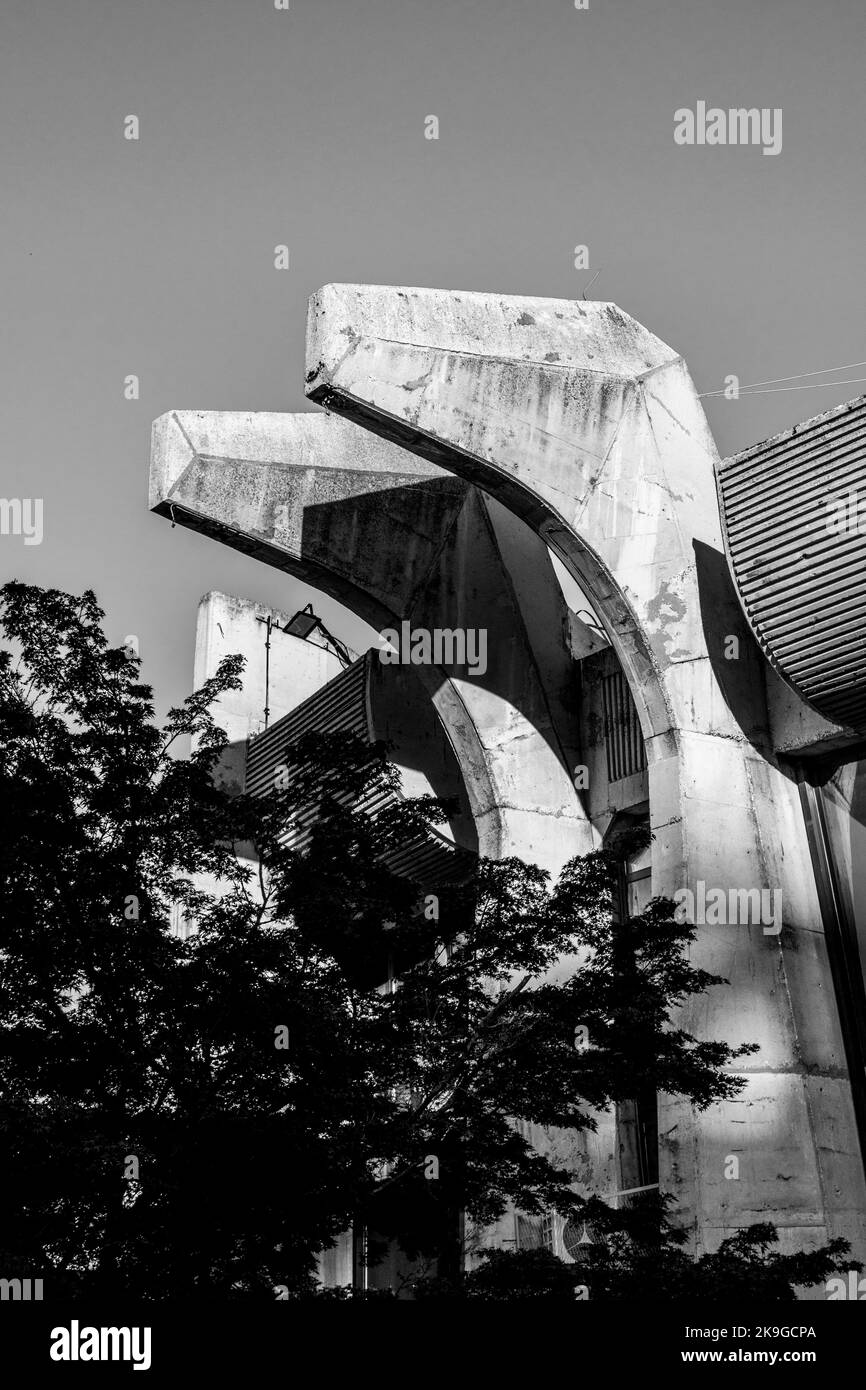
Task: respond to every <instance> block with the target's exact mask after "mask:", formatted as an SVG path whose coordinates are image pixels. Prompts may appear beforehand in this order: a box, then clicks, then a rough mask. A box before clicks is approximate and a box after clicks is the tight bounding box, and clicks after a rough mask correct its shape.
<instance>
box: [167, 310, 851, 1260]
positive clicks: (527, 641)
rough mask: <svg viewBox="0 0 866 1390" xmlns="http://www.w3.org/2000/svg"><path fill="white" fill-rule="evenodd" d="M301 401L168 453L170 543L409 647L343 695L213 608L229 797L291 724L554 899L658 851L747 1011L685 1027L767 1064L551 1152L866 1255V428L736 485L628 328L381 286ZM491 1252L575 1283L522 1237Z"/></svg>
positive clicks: (173, 440) (646, 889) (756, 464)
mask: <svg viewBox="0 0 866 1390" xmlns="http://www.w3.org/2000/svg"><path fill="white" fill-rule="evenodd" d="M307 392H308V395H309V397H310V399H311V401H313V402H315V403H316V404H317V405H319V406H323V407H324V408H325V410H324V412H314V411H312V412H310V413H304V414H299V415H278V414H240V413H233V412H197V411H176V412H170V413H169V414H166V415H164V416H162V417H161V418H160V419H159V420H157V421H156V423H155V425H154V435H153V458H152V468H151V496H150V505H151V508H152V509H153V510H154V511H156V512H158V513H159V514H161V515H164V516H166V517H170V518H171V519H172V520H173V521H176V522H177V523H179V524H183V525H186V526H190V527H192V528H193V529H196V530H199V531H204V532H205V533H207V534H209V535H211V536H213V537H214V538H215V539H217V540H221V541H222V542H224V543H225V544H228V545H232V546H235V547H237V548H240V549H242V550H244V551H246V552H247V553H250V554H252V555H255V556H256V557H257V558H259V559H260V560H261V561H262V562H263V563H266V564H270V565H274V566H276V567H277V568H280V569H282V570H284V571H286V572H288V573H290V574H294V575H297V576H300V577H302V578H303V579H304V580H306V581H307V582H308V583H310V584H312V585H314V586H316V587H317V588H319V589H320V590H322V591H324V592H326V593H328V594H329V595H331V596H332V597H334V598H336V599H338V600H339V601H340V602H341V603H342V604H344V605H345V606H346V607H347V608H348V609H350V610H351V611H352V612H353V613H354V614H355V615H356V616H357V618H359V619H361V620H362V621H363V622H364V623H366V624H368V625H369V627H370V629H372V630H374V631H375V632H377V633H383V634H384V638H383V639H382V640H380V641H378V642H372V643H371V647H372V648H373V655H372V657H370V656H367V657H366V658H363V657H361V658H359V659H358V660H356V661H354V662H351V657H352V654H351V653H347V654H345V657H346V660H349V661H350V662H351V665H350V666H349V667H346V670H343V667H344V666H345V664H346V661H345V660H342V661H341V659H340V658H339V657H338V656H337V655H336V653H335V648H334V646H333V644H331V645H330V646H329V644H328V642H327V641H326V640H322V639H321V638H319V639H316V638H315V637H314V641H313V643H312V644H311V643H310V642H309V641H302V640H300V638H296V637H292V636H291V635H289V634H286V633H285V632H284V630H283V629H284V628H285V627H286V623H287V621H288V620H287V619H286V615H274V616H273V618H272V621H271V622H270V623H269V622H268V621H267V619H268V616H269V615H268V614H266V613H265V612H263V611H262V612H257V611H254V610H253V609H252V607H251V606H249V605H245V604H244V603H243V602H242V601H240V600H237V599H231V598H226V597H224V596H214V595H210V596H208V599H207V600H206V601H205V603H204V606H203V609H202V611H201V613H200V624H199V637H198V642H197V653H196V676H197V679H200V678H202V677H203V676H205V675H206V674H209V673H210V672H211V671H212V670H213V669H214V664H215V660H216V658H217V656H218V654H219V652H220V651H227V650H242V651H245V652H247V653H248V654H250V655H252V656H253V658H254V660H253V662H252V664H251V665H250V668H249V672H248V679H247V683H246V685H245V689H244V693H243V697H242V699H241V700H240V703H239V704H237V706H236V707H235V708H233V709H232V710H230V711H228V713H229V714H230V716H231V730H230V733H231V737H232V739H233V741H234V742H233V749H232V753H231V757H230V760H229V764H228V766H227V769H226V776H227V777H230V778H231V779H232V780H233V781H234V782H236V784H237V785H241V783H242V781H244V780H245V779H248V778H249V776H250V775H251V774H250V768H251V767H252V768H253V771H255V766H256V765H257V761H258V763H261V762H262V759H263V758H264V757H265V754H264V753H263V752H261V751H260V752H258V753H256V752H254V751H253V750H255V748H256V743H257V742H258V740H254V741H253V742H250V741H249V740H250V738H251V736H253V735H255V734H257V733H258V734H259V735H260V737H261V734H260V728H261V727H262V726H263V722H264V720H265V714H264V710H265V707H268V709H269V714H268V716H267V718H268V719H274V720H279V719H280V718H281V717H282V718H288V717H296V718H298V717H301V718H302V719H303V720H310V719H316V720H319V721H321V720H325V721H328V720H330V721H331V722H332V724H333V723H334V722H336V723H337V724H339V721H340V720H344V721H345V720H349V721H350V722H351V721H354V723H353V724H352V727H357V728H362V729H364V730H365V731H366V732H367V733H368V734H369V735H370V736H381V732H382V731H383V730H385V731H386V733H387V736H388V737H389V738H390V739H392V741H393V742H394V745H395V750H396V759H397V762H398V764H399V765H400V766H401V768H403V769H404V772H405V779H406V780H405V786H406V790H407V791H410V792H414V791H416V790H422V789H432V790H434V791H436V792H437V794H443V792H446V790H447V792H448V793H450V794H453V795H455V796H456V798H457V803H458V811H457V812H456V813H455V817H454V820H453V821H452V823H451V826H450V838H451V840H452V841H453V843H454V845H455V846H460V847H463V848H465V849H467V850H473V851H476V852H480V853H482V854H485V855H489V856H493V857H497V856H503V855H507V854H517V855H520V856H521V857H522V858H524V859H526V860H529V861H532V862H535V863H538V864H540V865H541V866H542V867H544V868H546V869H548V870H550V871H551V873H553V874H556V873H557V872H558V870H559V869H560V868H561V867H562V865H563V864H564V863H565V862H566V861H567V860H568V859H569V858H571V857H572V856H574V855H576V854H581V853H585V852H587V851H588V850H589V849H591V848H593V847H596V846H598V845H600V844H602V843H603V842H604V841H605V839H606V837H608V836H610V835H612V834H614V833H616V830H617V829H618V827H619V826H621V825H623V824H625V823H635V822H645V823H646V824H648V825H649V827H650V828H651V830H652V834H653V843H652V850H651V852H648V853H647V854H646V855H644V856H640V857H638V858H637V859H636V860H635V862H634V863H633V864H631V865H630V866H629V870H628V872H627V874H626V876H625V881H624V884H623V893H624V896H625V899H627V902H628V904H630V905H631V906H632V908H635V907H639V906H640V905H641V904H642V903H643V902H644V901H646V900H647V899H648V898H649V897H650V896H651V895H655V894H665V895H668V896H670V897H676V898H677V901H678V902H680V903H681V904H682V905H683V908H684V910H685V911H686V912H687V913H688V914H689V919H690V920H694V921H695V922H696V924H697V926H698V934H697V940H696V943H695V945H694V947H693V959H694V961H695V963H696V964H698V965H700V966H702V967H704V968H705V969H707V970H710V971H712V972H713V973H715V974H718V975H721V976H723V977H725V978H726V979H728V980H729V981H730V987H729V988H724V989H716V990H714V991H711V992H709V993H708V994H707V995H706V996H704V997H702V998H701V999H699V1000H698V1001H696V1002H695V1003H694V1004H693V1005H692V1006H691V1007H690V1008H689V1009H688V1010H686V1012H685V1015H684V1019H683V1023H684V1026H685V1027H687V1028H688V1029H689V1031H690V1032H692V1033H694V1034H695V1035H697V1036H698V1037H705V1038H718V1039H724V1040H726V1041H728V1042H731V1043H737V1042H740V1041H755V1042H757V1043H759V1044H760V1051H759V1052H758V1053H757V1054H755V1055H754V1056H752V1057H749V1058H748V1059H746V1060H745V1062H743V1064H742V1066H741V1070H742V1075H743V1076H744V1078H745V1082H746V1085H745V1088H744V1090H743V1091H742V1092H741V1094H740V1095H739V1096H738V1098H737V1099H736V1100H735V1101H732V1102H729V1103H725V1104H719V1105H716V1106H713V1107H712V1108H711V1109H710V1110H709V1111H707V1112H705V1113H704V1114H702V1115H697V1114H696V1113H694V1112H693V1111H692V1109H691V1108H690V1107H689V1106H688V1105H686V1104H684V1103H683V1102H681V1101H680V1100H678V1099H676V1098H672V1097H669V1096H664V1095H662V1096H659V1097H657V1098H655V1097H641V1098H638V1099H636V1101H635V1103H634V1104H633V1105H632V1106H626V1107H620V1109H619V1112H618V1113H617V1114H616V1115H614V1116H608V1117H605V1118H604V1120H603V1122H602V1123H600V1125H599V1128H598V1131H597V1133H595V1134H593V1135H590V1136H581V1137H579V1138H574V1137H573V1136H568V1137H566V1136H564V1135H562V1134H556V1133H549V1132H543V1133H542V1132H539V1133H537V1134H536V1133H533V1134H532V1136H531V1137H532V1139H533V1142H536V1143H538V1144H539V1145H543V1146H546V1147H548V1148H550V1149H553V1150H554V1151H556V1153H557V1155H558V1156H559V1157H561V1158H562V1159H563V1161H564V1162H565V1163H567V1165H568V1166H569V1167H570V1168H571V1170H572V1171H573V1173H574V1176H575V1182H576V1183H577V1184H578V1185H579V1187H580V1189H581V1190H582V1191H596V1192H599V1193H604V1194H606V1195H609V1194H614V1195H615V1194H617V1193H621V1192H623V1191H629V1190H631V1189H633V1188H635V1187H641V1186H651V1185H653V1184H655V1183H658V1184H659V1185H660V1187H661V1189H662V1190H663V1191H665V1192H670V1193H671V1194H672V1195H673V1196H674V1197H675V1199H676V1203H677V1208H678V1215H679V1218H680V1219H681V1220H682V1221H683V1222H684V1223H685V1225H686V1227H687V1229H688V1231H689V1234H690V1238H691V1241H692V1245H693V1248H694V1249H696V1250H704V1249H713V1248H715V1246H717V1245H718V1243H719V1241H720V1240H722V1239H723V1238H724V1237H725V1236H726V1235H728V1234H730V1233H731V1232H732V1231H734V1230H736V1229H737V1228H738V1227H741V1226H744V1225H749V1224H752V1223H753V1222H756V1221H760V1220H771V1221H773V1222H774V1223H775V1224H776V1225H777V1227H778V1228H779V1231H780V1237H781V1242H782V1247H783V1249H784V1248H788V1249H803V1248H810V1247H811V1246H813V1245H817V1244H820V1243H822V1242H823V1241H824V1240H825V1239H827V1238H829V1237H832V1236H837V1235H842V1236H844V1237H845V1238H847V1239H848V1240H849V1241H850V1242H851V1244H852V1246H853V1247H854V1249H855V1252H856V1253H857V1254H858V1255H860V1256H861V1257H866V1180H864V1166H863V1153H864V1138H866V1096H864V1063H866V994H864V979H863V969H864V961H866V911H864V909H866V893H864V886H863V864H864V856H863V855H862V853H860V852H859V851H861V850H862V848H863V841H864V838H866V837H864V831H863V824H864V820H866V763H864V762H861V761H859V760H860V759H862V758H864V757H866V635H864V634H866V629H864V625H863V616H864V588H866V566H864V559H866V554H864V552H866V408H864V404H863V402H853V403H851V404H850V405H848V406H843V407H841V408H840V409H839V410H836V411H831V412H829V413H828V414H827V415H826V416H822V417H819V419H818V420H815V421H809V422H806V424H805V425H803V426H800V427H798V428H797V430H795V431H791V432H790V433H789V434H787V435H784V436H781V437H779V438H778V439H775V440H770V441H766V442H765V443H763V444H760V445H758V446H756V447H755V448H754V449H751V450H748V451H746V452H745V453H744V454H741V455H738V456H737V457H736V458H734V459H729V460H725V461H724V462H721V461H720V460H719V458H718V455H717V452H716V448H715V445H714V443H713V439H712V436H711V434H710V431H709V428H708V426H707V422H706V420H705V418H704V414H703V410H702V408H701V405H700V401H699V400H698V398H697V395H696V392H695V390H694V387H693V384H692V382H691V378H690V376H689V372H688V369H687V367H686V364H685V362H684V361H683V359H682V357H681V356H680V355H679V354H678V353H676V352H675V351H674V350H673V349H671V348H669V347H667V346H666V345H665V344H664V343H662V342H661V341H660V340H659V339H658V338H656V337H654V336H653V334H652V333H650V332H649V331H647V330H646V329H645V328H643V327H642V326H641V325H640V324H638V323H636V322H635V321H634V320H633V319H631V318H630V317H629V316H628V315H627V314H625V313H623V312H622V311H621V310H620V309H618V308H617V307H616V306H615V305H613V304H604V303H594V302H587V303H584V302H571V301H554V300H538V299H524V298H511V297H500V296H493V295H482V294H472V293H456V292H446V291H439V290H426V289H417V290H416V289H396V288H388V287H374V286H358V285H330V286H327V287H326V288H324V289H323V290H321V291H320V292H319V293H318V294H316V295H315V296H314V297H313V299H312V301H311V304H310V314H309V322H308V344H307ZM858 486H862V488H863V489H864V502H863V520H862V522H859V521H858V513H857V505H856V498H857V491H856V490H857V487H858ZM852 494H853V501H852ZM852 506H853V514H852V511H851V509H852ZM861 527H862V530H861ZM262 620H264V621H262ZM217 629H219V638H218V639H217V637H216V636H215V631H216V630H217ZM272 629H274V630H276V632H277V634H278V637H277V636H275V637H274V638H271V632H272ZM265 633H266V634H267V638H268V640H270V641H271V647H270V649H269V650H268V651H266V650H265V647H264V636H265ZM417 634H427V635H428V637H429V642H428V643H427V645H426V646H425V644H424V642H422V641H419V643H418V646H417V651H418V652H419V654H420V660H419V661H418V662H412V661H399V662H394V661H392V660H390V659H388V656H387V654H388V653H389V652H391V653H392V654H393V652H394V650H395V644H396V650H398V652H400V653H403V652H405V651H406V650H407V649H408V645H409V644H411V643H412V642H413V641H414V638H415V635H417ZM437 634H438V637H437ZM482 634H483V638H482ZM287 642H288V643H291V644H292V645H291V652H290V653H289V652H288V651H287V649H285V648H282V647H280V648H279V650H278V651H275V645H276V646H277V647H279V644H284V643H287ZM383 657H384V658H385V659H383ZM337 667H339V668H340V669H339V672H338V671H337V669H336V668H337ZM349 670H351V671H352V672H353V674H352V675H351V676H349V674H348V673H349ZM335 681H336V684H335ZM296 707H300V708H299V709H297V708H296ZM292 710H295V715H294V716H291V711H292ZM261 747H266V745H261V744H260V748H261ZM255 775H258V774H255ZM858 875H859V876H858ZM732 1155H733V1156H736V1157H737V1158H738V1160H739V1179H738V1180H736V1181H731V1180H729V1178H728V1177H726V1170H727V1171H729V1165H728V1159H729V1158H730V1156H732ZM483 1239H484V1240H485V1241H488V1242H493V1243H499V1242H502V1241H515V1240H516V1241H518V1242H524V1241H526V1242H529V1243H533V1242H536V1243H537V1242H538V1241H539V1240H544V1241H546V1242H547V1243H549V1244H551V1245H552V1246H553V1247H554V1248H556V1249H557V1250H558V1252H559V1253H562V1252H563V1246H562V1239H563V1232H562V1231H561V1229H560V1228H559V1227H558V1226H557V1225H556V1223H555V1222H552V1223H547V1224H546V1225H544V1226H543V1229H542V1228H539V1225H538V1223H535V1226H533V1224H532V1223H527V1222H526V1221H525V1220H524V1221H521V1218H520V1217H519V1214H514V1215H513V1216H510V1217H509V1218H507V1219H506V1220H505V1221H504V1222H503V1223H500V1226H499V1227H498V1228H497V1229H496V1230H495V1231H492V1232H485V1233H484V1234H483ZM350 1266H351V1259H350V1255H349V1253H348V1251H347V1250H343V1251H342V1252H336V1253H335V1254H334V1257H333V1259H332V1260H330V1263H329V1264H328V1267H327V1277H328V1278H330V1279H335V1280H338V1281H345V1280H346V1279H348V1278H349V1276H350Z"/></svg>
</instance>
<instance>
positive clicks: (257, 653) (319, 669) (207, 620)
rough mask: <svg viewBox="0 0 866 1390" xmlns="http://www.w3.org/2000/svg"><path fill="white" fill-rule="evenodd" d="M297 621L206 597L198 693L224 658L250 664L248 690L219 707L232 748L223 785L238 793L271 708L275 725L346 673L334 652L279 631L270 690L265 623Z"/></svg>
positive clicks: (198, 634) (198, 647)
mask: <svg viewBox="0 0 866 1390" xmlns="http://www.w3.org/2000/svg"><path fill="white" fill-rule="evenodd" d="M293 616H294V615H293V614H292V613H282V612H280V611H279V610H277V609H272V608H267V607H265V605H264V604H261V603H253V602H251V601H250V600H249V599H243V598H238V597H236V596H235V595H233V594H221V593H219V592H218V591H216V590H212V591H211V592H210V593H209V594H205V596H204V598H203V599H202V600H201V602H200V603H199V606H198V616H197V619H196V629H195V669H194V688H195V689H196V690H198V689H199V687H200V686H201V685H203V684H204V682H205V681H206V680H208V679H209V678H210V677H211V676H213V675H214V674H215V673H216V670H217V667H218V666H219V664H220V661H221V660H222V659H223V657H224V656H231V655H234V654H238V655H240V656H242V657H243V658H244V663H245V665H244V672H243V677H242V679H243V687H242V689H241V690H229V691H227V692H226V694H225V695H222V696H220V698H219V700H218V701H216V703H215V705H214V717H215V719H216V721H217V723H218V724H219V726H220V728H222V729H225V731H226V734H227V736H228V739H229V744H230V746H229V748H228V749H227V750H226V754H225V756H224V758H223V759H222V763H221V767H220V779H221V780H222V781H223V782H225V783H226V784H228V785H230V786H231V787H232V788H233V789H234V790H236V791H238V792H241V791H243V789H244V764H245V761H246V744H247V740H248V739H250V738H252V737H254V736H255V735H256V734H258V733H260V732H261V730H262V729H263V728H264V726H265V705H266V704H267V706H268V708H269V711H270V715H269V719H270V723H271V724H274V723H276V721H277V720H278V719H282V717H283V715H284V714H288V712H289V710H291V709H294V708H295V706H296V705H300V704H302V702H303V701H304V700H306V699H307V697H308V696H309V695H312V694H313V693H314V691H316V690H318V689H319V688H320V687H321V686H323V685H326V684H327V682H328V681H329V680H333V678H334V676H336V675H338V674H339V672H340V671H341V670H342V666H341V665H340V662H339V660H338V658H337V657H336V656H334V654H333V652H330V651H328V650H327V648H325V647H323V646H321V645H318V644H316V643H315V641H312V642H305V641H302V640H301V639H300V638H299V637H292V636H290V635H289V633H287V632H282V631H274V632H273V633H272V635H271V650H270V659H269V662H268V676H269V678H268V681H267V686H266V682H265V669H266V663H265V655H266V654H265V634H266V625H265V620H266V619H267V618H268V617H270V618H271V620H272V622H273V623H274V624H275V625H279V626H280V627H284V626H285V625H286V623H287V622H288V621H289V619H290V618H291V617H293Z"/></svg>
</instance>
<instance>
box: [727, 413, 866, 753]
mask: <svg viewBox="0 0 866 1390" xmlns="http://www.w3.org/2000/svg"><path fill="white" fill-rule="evenodd" d="M717 479H718V487H719V501H720V505H721V512H722V526H723V530H724V536H725V548H726V550H727V554H728V561H729V564H730V567H731V571H732V573H733V576H734V582H735V584H736V586H737V591H738V593H739V596H740V601H741V603H742V605H743V609H744V611H745V614H746V617H747V618H748V620H749V623H750V624H751V627H752V630H753V631H754V633H755V635H756V637H757V639H758V641H759V642H760V644H761V646H762V648H763V650H764V652H765V653H766V655H767V657H768V659H769V660H770V661H771V662H772V664H773V665H774V666H775V668H776V669H777V670H778V671H779V672H780V674H781V675H782V676H784V678H785V679H786V680H787V681H788V682H789V683H790V684H791V685H793V686H794V688H795V689H796V690H798V691H799V692H800V694H801V695H802V696H803V697H804V698H805V699H806V700H808V702H809V703H810V704H811V705H813V706H814V708H815V709H816V710H818V712H819V713H820V714H822V715H823V716H824V717H825V718H826V719H830V720H833V721H834V722H835V723H837V724H842V725H846V726H848V727H849V728H852V729H855V730H857V731H858V732H866V396H861V397H859V398H858V399H857V400H855V401H848V402H847V403H846V404H845V405H841V406H837V407H836V408H835V409H833V410H829V411H827V412H826V413H825V414H823V415H817V416H815V417H814V418H813V419H811V420H806V421H804V423H803V424H801V425H796V426H795V427H794V429H792V430H788V431H786V433H784V434H779V435H776V436H774V438H772V439H766V440H764V441H763V443H761V444H756V445H753V446H752V447H751V448H749V449H745V450H743V452H742V453H739V454H736V455H734V456H733V457H732V458H728V459H725V460H723V462H722V463H720V464H719V465H718V472H717ZM858 502H859V508H858Z"/></svg>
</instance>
